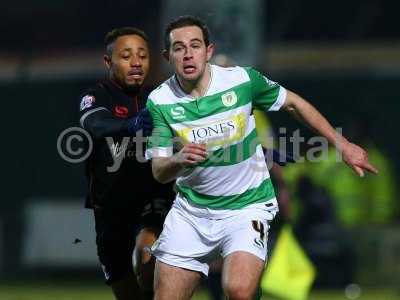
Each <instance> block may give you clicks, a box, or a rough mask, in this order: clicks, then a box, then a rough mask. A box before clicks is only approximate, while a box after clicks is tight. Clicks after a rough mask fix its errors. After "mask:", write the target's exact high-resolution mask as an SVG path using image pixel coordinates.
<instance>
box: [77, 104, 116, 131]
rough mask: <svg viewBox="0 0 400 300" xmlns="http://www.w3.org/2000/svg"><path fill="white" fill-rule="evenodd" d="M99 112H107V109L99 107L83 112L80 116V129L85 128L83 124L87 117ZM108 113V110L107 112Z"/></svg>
mask: <svg viewBox="0 0 400 300" xmlns="http://www.w3.org/2000/svg"><path fill="white" fill-rule="evenodd" d="M100 110H108V109H107V108H105V107H102V106H101V107H97V108H94V109H91V110H89V111H87V112H85V113H84V114H83V115H82V117H81V119H80V120H79V123H80V124H81V127H82V128H85V127H84V124H83V123H84V122H85V119H86V118H87V117H88V116H90V115H91V114H92V113H95V112H97V111H100ZM108 111H109V110H108Z"/></svg>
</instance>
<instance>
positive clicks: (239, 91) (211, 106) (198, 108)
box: [157, 81, 251, 124]
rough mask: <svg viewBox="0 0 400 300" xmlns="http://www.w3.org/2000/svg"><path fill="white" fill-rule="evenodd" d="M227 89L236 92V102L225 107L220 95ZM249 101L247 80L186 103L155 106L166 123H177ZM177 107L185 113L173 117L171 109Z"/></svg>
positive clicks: (235, 106) (225, 109)
mask: <svg viewBox="0 0 400 300" xmlns="http://www.w3.org/2000/svg"><path fill="white" fill-rule="evenodd" d="M229 91H234V92H235V93H236V96H237V102H236V104H234V105H232V106H229V107H227V106H225V105H223V103H222V98H221V96H222V95H223V94H225V93H227V92H229ZM250 101H251V90H250V81H248V82H245V83H242V84H240V85H237V86H235V87H232V88H229V89H226V90H225V91H223V92H221V93H217V94H214V95H211V96H206V97H202V98H199V99H197V100H193V101H191V102H188V103H184V102H182V103H176V104H157V107H158V108H159V109H160V110H161V112H162V115H163V116H164V118H165V120H166V122H167V123H168V124H176V123H178V124H179V123H182V122H185V121H195V120H198V119H201V118H204V117H209V116H211V115H214V114H218V113H222V112H225V111H230V110H232V109H235V108H237V107H240V106H244V105H246V104H248V103H249V102H250ZM177 107H183V108H184V110H185V113H184V114H183V115H182V116H178V117H176V116H175V118H174V116H173V114H172V113H171V110H174V109H175V108H177Z"/></svg>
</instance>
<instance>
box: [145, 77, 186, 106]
mask: <svg viewBox="0 0 400 300" xmlns="http://www.w3.org/2000/svg"><path fill="white" fill-rule="evenodd" d="M186 98H187V95H186V94H185V93H184V92H183V91H182V89H181V88H180V87H179V84H178V81H177V79H176V78H175V76H171V77H170V78H168V79H167V80H165V81H164V82H163V83H161V84H160V85H159V86H158V87H156V88H155V89H154V90H153V91H152V92H151V93H150V94H149V97H148V99H149V100H150V101H152V102H153V103H154V104H155V105H163V104H176V103H178V102H183V101H186V100H187V99H186Z"/></svg>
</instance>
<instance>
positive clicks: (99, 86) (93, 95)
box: [79, 82, 108, 111]
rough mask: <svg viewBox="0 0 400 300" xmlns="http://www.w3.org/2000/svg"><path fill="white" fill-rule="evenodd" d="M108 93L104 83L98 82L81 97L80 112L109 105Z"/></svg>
mask: <svg viewBox="0 0 400 300" xmlns="http://www.w3.org/2000/svg"><path fill="white" fill-rule="evenodd" d="M107 98H108V93H107V89H106V87H105V84H104V83H103V82H98V83H96V84H95V85H93V86H90V87H89V88H87V89H86V90H84V92H83V93H81V94H80V96H79V103H80V104H79V108H80V111H83V110H86V109H88V108H90V107H92V106H95V105H98V104H102V105H105V103H107Z"/></svg>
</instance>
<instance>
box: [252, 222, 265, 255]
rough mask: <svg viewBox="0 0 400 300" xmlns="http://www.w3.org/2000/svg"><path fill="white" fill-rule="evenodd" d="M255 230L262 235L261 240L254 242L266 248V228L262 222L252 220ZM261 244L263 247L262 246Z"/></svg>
mask: <svg viewBox="0 0 400 300" xmlns="http://www.w3.org/2000/svg"><path fill="white" fill-rule="evenodd" d="M251 223H252V225H253V229H254V230H255V231H257V232H258V233H259V234H260V239H254V242H255V243H256V244H257V245H259V246H262V247H263V248H264V237H265V228H264V224H263V223H262V222H261V221H256V220H252V221H251ZM260 244H261V245H260Z"/></svg>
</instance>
